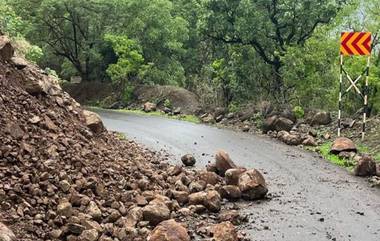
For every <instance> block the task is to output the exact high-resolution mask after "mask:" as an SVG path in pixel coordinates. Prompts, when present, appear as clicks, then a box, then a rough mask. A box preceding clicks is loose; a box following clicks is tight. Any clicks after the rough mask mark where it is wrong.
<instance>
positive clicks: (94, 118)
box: [83, 110, 104, 134]
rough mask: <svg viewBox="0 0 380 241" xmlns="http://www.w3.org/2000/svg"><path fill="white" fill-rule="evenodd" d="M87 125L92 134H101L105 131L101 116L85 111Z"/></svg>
mask: <svg viewBox="0 0 380 241" xmlns="http://www.w3.org/2000/svg"><path fill="white" fill-rule="evenodd" d="M83 117H84V121H85V124H86V126H87V127H88V128H90V130H91V131H92V132H94V133H95V134H99V133H101V132H103V131H104V125H103V122H102V120H101V119H100V116H99V115H98V114H96V113H94V112H91V111H88V110H83Z"/></svg>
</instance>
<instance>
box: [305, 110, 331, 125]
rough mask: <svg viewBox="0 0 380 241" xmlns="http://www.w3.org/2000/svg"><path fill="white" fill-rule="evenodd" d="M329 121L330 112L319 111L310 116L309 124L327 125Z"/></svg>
mask: <svg viewBox="0 0 380 241" xmlns="http://www.w3.org/2000/svg"><path fill="white" fill-rule="evenodd" d="M331 121H332V120H331V114H330V112H327V111H319V112H317V113H315V114H314V115H313V116H312V117H311V118H310V124H311V125H313V126H315V125H328V124H330V123H331Z"/></svg>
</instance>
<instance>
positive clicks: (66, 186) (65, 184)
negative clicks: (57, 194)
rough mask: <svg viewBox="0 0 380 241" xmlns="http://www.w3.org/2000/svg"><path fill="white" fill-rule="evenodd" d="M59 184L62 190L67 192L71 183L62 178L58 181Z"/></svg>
mask: <svg viewBox="0 0 380 241" xmlns="http://www.w3.org/2000/svg"><path fill="white" fill-rule="evenodd" d="M59 186H60V187H61V189H62V191H63V192H68V191H69V190H70V188H71V185H70V183H69V182H68V181H66V180H62V181H61V182H60V183H59Z"/></svg>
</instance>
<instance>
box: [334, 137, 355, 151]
mask: <svg viewBox="0 0 380 241" xmlns="http://www.w3.org/2000/svg"><path fill="white" fill-rule="evenodd" d="M342 151H345V152H357V148H356V145H355V143H354V142H353V141H352V140H350V139H348V138H346V137H339V138H338V139H336V140H335V141H334V143H333V144H332V146H331V150H330V152H331V153H332V154H336V155H338V154H339V153H340V152H342Z"/></svg>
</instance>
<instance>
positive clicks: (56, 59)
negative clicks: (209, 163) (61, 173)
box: [0, 0, 380, 111]
mask: <svg viewBox="0 0 380 241" xmlns="http://www.w3.org/2000/svg"><path fill="white" fill-rule="evenodd" d="M0 2H1V3H2V4H1V6H0V28H1V31H3V32H6V33H8V34H9V35H11V36H13V38H20V37H21V38H23V39H24V40H27V41H28V42H29V43H31V44H30V46H29V47H28V48H27V50H26V51H24V52H25V55H26V56H29V58H30V59H33V61H36V62H37V63H38V64H39V65H41V67H44V68H50V69H53V70H55V71H56V72H57V73H58V75H60V76H61V77H62V78H65V79H70V78H71V77H72V76H78V75H79V76H81V77H82V78H83V79H84V80H85V81H110V82H111V83H113V84H115V85H118V86H121V89H123V91H121V92H122V94H121V95H120V96H121V98H124V99H127V98H128V97H126V96H129V95H128V94H127V95H125V93H129V92H130V90H131V88H133V87H134V86H135V85H139V84H168V85H178V86H182V87H185V88H187V89H189V90H191V91H193V92H195V93H196V94H198V95H199V96H200V99H201V100H202V101H203V102H204V103H206V104H210V105H223V106H226V107H235V106H237V105H239V104H241V103H244V102H247V101H260V100H270V101H274V102H276V103H279V104H291V105H297V106H303V107H315V108H335V105H336V98H337V88H338V81H337V78H338V73H339V70H338V68H339V66H338V56H339V52H338V51H339V35H340V32H341V31H372V32H373V36H374V47H375V46H376V45H377V44H378V42H377V39H378V31H379V30H378V29H379V25H380V18H379V12H378V9H379V5H380V1H379V0H375V1H370V2H369V1H360V0H320V1H313V0H186V1H185V0H33V1H29V0H28V1H27V0H0ZM42 54H43V57H42V58H41V55H42ZM359 59H360V58H359ZM372 60H373V68H372V70H371V82H370V83H371V103H373V104H372V107H373V110H375V111H379V109H380V104H379V100H380V97H379V95H380V94H379V86H380V84H379V82H380V81H379V78H378V77H377V76H378V73H380V71H379V64H380V55H379V53H378V50H377V48H374V52H373V55H372ZM354 62H355V61H352V60H351V59H349V60H348V61H347V68H349V69H350V70H351V71H353V72H354V73H355V72H358V71H359V70H360V68H361V62H360V61H357V62H355V63H358V64H354ZM123 93H124V94H123ZM352 101H353V103H354V104H353V105H352V110H354V109H355V108H356V106H355V105H359V100H355V98H352ZM355 103H356V104H355Z"/></svg>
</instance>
